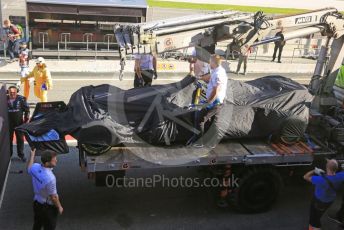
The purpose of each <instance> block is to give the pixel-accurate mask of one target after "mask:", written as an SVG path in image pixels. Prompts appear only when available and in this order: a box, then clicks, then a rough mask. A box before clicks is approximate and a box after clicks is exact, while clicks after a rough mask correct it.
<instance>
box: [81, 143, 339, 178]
mask: <svg viewBox="0 0 344 230" xmlns="http://www.w3.org/2000/svg"><path fill="white" fill-rule="evenodd" d="M278 146H279V147H280V148H279V147H276V145H271V144H268V143H267V142H266V141H262V140H231V141H225V142H221V143H220V144H218V145H217V146H216V148H214V149H205V148H196V147H185V146H173V147H155V146H132V147H131V146H126V147H114V148H112V149H111V150H109V151H108V152H107V153H104V154H102V155H99V156H85V163H86V167H87V171H88V172H99V171H117V170H127V169H131V168H132V169H133V168H136V169H137V168H142V169H144V168H166V167H183V166H189V167H192V166H207V165H226V164H243V165H263V164H271V165H276V166H283V165H310V164H312V162H313V160H314V157H316V156H328V157H330V156H331V155H334V154H335V153H334V152H332V151H330V150H329V149H323V148H320V147H319V146H316V147H314V149H311V148H310V147H308V146H307V145H306V144H305V143H302V145H301V143H300V145H298V144H295V145H290V146H286V145H281V144H279V145H278ZM302 146H304V147H303V148H302ZM276 148H277V149H276ZM281 149H283V150H284V152H281Z"/></svg>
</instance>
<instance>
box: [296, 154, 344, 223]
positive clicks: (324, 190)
mask: <svg viewBox="0 0 344 230" xmlns="http://www.w3.org/2000/svg"><path fill="white" fill-rule="evenodd" d="M337 170H338V162H337V161H336V160H334V159H331V160H327V162H326V172H324V171H323V170H321V169H318V168H315V169H314V170H311V171H309V172H307V173H306V174H305V175H304V176H303V178H304V179H305V180H306V181H308V182H310V183H312V184H313V185H314V186H315V191H314V194H313V198H312V201H311V206H310V217H309V229H310V230H318V229H320V228H321V221H320V219H321V217H322V216H323V214H324V213H325V212H326V210H327V209H328V208H329V207H330V206H331V204H332V203H333V201H334V200H335V199H336V194H337V190H338V189H339V188H340V186H341V185H342V183H343V182H344V174H337V175H336V172H337Z"/></svg>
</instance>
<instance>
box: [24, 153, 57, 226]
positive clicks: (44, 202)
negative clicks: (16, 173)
mask: <svg viewBox="0 0 344 230" xmlns="http://www.w3.org/2000/svg"><path fill="white" fill-rule="evenodd" d="M35 152H36V150H33V151H31V156H30V160H29V161H28V165H27V171H28V173H29V174H30V175H31V176H32V185H33V190H34V194H35V195H34V202H33V211H34V224H33V230H40V229H41V228H42V227H43V229H44V230H54V229H55V228H56V222H57V215H58V214H62V212H63V208H62V205H61V203H60V199H59V196H58V194H57V189H56V177H55V175H54V174H53V172H52V170H53V168H54V167H55V166H56V163H57V158H56V153H55V152H53V151H50V150H45V151H43V152H42V155H41V161H42V164H38V163H34V159H35V155H36V154H35Z"/></svg>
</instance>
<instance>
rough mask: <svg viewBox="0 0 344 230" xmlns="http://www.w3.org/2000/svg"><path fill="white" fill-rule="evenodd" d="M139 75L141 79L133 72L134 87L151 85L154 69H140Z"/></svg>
mask: <svg viewBox="0 0 344 230" xmlns="http://www.w3.org/2000/svg"><path fill="white" fill-rule="evenodd" d="M141 75H142V79H140V78H139V77H138V76H137V74H136V73H135V79H134V88H137V87H142V86H151V85H152V80H153V76H154V70H142V71H141Z"/></svg>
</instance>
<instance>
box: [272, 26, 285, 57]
mask: <svg viewBox="0 0 344 230" xmlns="http://www.w3.org/2000/svg"><path fill="white" fill-rule="evenodd" d="M283 32H284V31H283V28H282V29H281V31H279V32H277V33H276V35H275V36H276V37H277V36H281V35H282V34H283ZM284 46H285V41H284V40H282V41H281V40H278V41H275V48H274V54H273V55H272V62H274V61H275V59H276V54H277V50H278V63H282V62H281V57H282V51H283V47H284Z"/></svg>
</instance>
